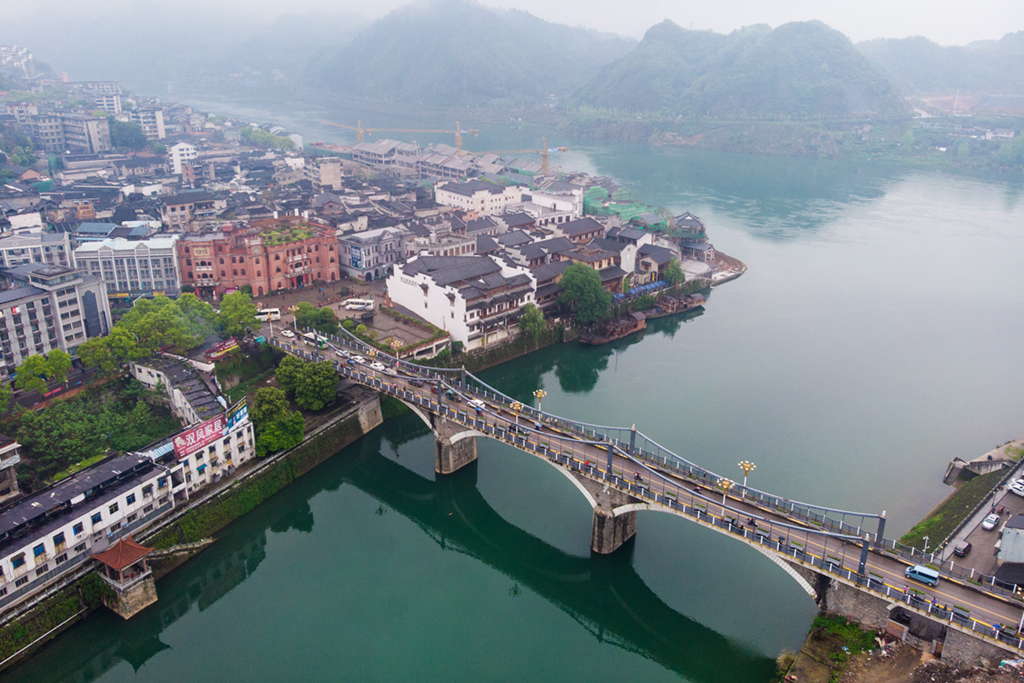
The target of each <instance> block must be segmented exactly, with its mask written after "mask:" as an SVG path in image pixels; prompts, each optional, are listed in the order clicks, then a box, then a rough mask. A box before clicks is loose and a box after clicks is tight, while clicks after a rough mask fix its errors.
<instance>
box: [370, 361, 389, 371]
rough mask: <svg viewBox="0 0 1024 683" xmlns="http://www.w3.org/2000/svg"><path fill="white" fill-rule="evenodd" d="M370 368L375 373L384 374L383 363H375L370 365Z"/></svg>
mask: <svg viewBox="0 0 1024 683" xmlns="http://www.w3.org/2000/svg"><path fill="white" fill-rule="evenodd" d="M370 367H371V368H373V369H374V370H376V371H377V372H384V371H385V370H386V369H387V368H385V367H384V364H383V363H378V362H377V361H374V362H372V363H370Z"/></svg>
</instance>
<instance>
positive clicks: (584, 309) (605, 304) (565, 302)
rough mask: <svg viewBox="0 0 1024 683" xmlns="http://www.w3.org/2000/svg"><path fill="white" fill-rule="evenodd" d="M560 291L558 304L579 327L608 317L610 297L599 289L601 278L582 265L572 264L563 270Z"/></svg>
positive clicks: (594, 271)
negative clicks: (567, 311)
mask: <svg viewBox="0 0 1024 683" xmlns="http://www.w3.org/2000/svg"><path fill="white" fill-rule="evenodd" d="M558 284H559V286H560V287H561V290H562V291H560V292H559V293H558V303H559V304H561V306H562V307H563V308H566V309H568V310H570V311H572V314H573V316H574V317H575V318H576V321H577V322H579V323H580V324H581V325H591V324H593V323H596V322H598V321H599V320H603V319H604V318H605V316H607V315H608V308H609V307H610V306H611V304H612V295H611V294H609V293H608V292H606V291H605V290H604V288H603V287H601V276H600V275H598V273H597V271H596V270H594V269H593V268H590V267H589V266H586V265H584V264H582V263H573V264H572V265H571V266H569V267H568V268H566V269H565V273H563V274H562V279H561V280H560V281H559V283H558Z"/></svg>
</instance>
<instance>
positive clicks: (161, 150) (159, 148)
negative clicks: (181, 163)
mask: <svg viewBox="0 0 1024 683" xmlns="http://www.w3.org/2000/svg"><path fill="white" fill-rule="evenodd" d="M149 148H150V149H152V150H153V154H156V155H161V154H167V145H165V144H164V143H162V142H156V141H153V142H151V143H149Z"/></svg>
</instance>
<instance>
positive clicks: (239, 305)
mask: <svg viewBox="0 0 1024 683" xmlns="http://www.w3.org/2000/svg"><path fill="white" fill-rule="evenodd" d="M256 311H257V309H256V304H254V303H253V302H252V297H251V296H249V295H248V294H246V293H244V292H232V293H231V294H228V295H227V296H225V297H224V299H223V300H222V301H221V302H220V315H219V316H217V322H218V323H219V324H220V327H221V329H222V330H224V334H226V335H229V336H244V335H247V334H251V333H252V332H254V331H255V330H258V329H259V327H260V321H259V320H257V319H256Z"/></svg>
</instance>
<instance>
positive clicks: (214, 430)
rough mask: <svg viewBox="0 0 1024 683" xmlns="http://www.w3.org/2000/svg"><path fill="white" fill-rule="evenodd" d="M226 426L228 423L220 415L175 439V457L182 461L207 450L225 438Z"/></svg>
mask: <svg viewBox="0 0 1024 683" xmlns="http://www.w3.org/2000/svg"><path fill="white" fill-rule="evenodd" d="M225 424H227V423H226V422H225V419H224V416H223V415H218V416H217V417H212V418H210V419H209V420H207V421H206V422H203V423H202V424H200V425H199V426H197V427H195V428H193V429H190V430H188V431H187V432H182V433H181V434H179V435H178V436H176V437H174V455H175V456H176V457H177V458H178V459H179V460H181V459H182V458H184V457H187V456H188V455H190V454H192V453H195V452H196V451H198V450H199V449H200V448H205V447H206V446H208V445H209V444H211V443H213V442H214V441H216V440H217V439H219V438H221V437H222V436H224V426H225Z"/></svg>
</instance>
